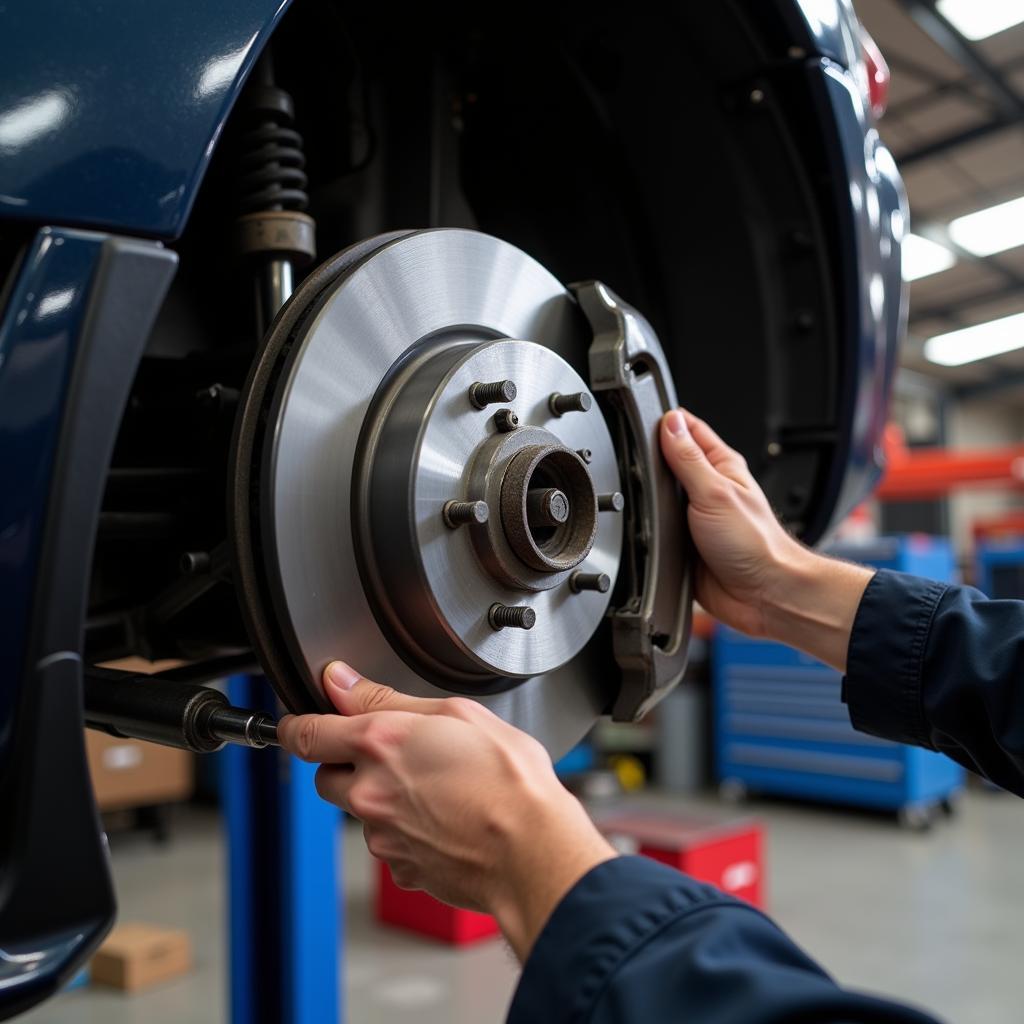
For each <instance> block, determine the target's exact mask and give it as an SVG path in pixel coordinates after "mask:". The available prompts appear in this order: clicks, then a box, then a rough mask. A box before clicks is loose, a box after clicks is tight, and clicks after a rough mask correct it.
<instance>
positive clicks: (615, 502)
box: [597, 491, 626, 512]
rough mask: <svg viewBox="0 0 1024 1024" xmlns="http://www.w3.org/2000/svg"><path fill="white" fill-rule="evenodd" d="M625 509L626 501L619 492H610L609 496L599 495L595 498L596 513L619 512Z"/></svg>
mask: <svg viewBox="0 0 1024 1024" xmlns="http://www.w3.org/2000/svg"><path fill="white" fill-rule="evenodd" d="M625 507H626V499H625V498H624V497H623V496H622V492H621V491H612V493H611V494H599V495H598V496H597V510H598V512H621V511H622V510H623V509H624V508H625Z"/></svg>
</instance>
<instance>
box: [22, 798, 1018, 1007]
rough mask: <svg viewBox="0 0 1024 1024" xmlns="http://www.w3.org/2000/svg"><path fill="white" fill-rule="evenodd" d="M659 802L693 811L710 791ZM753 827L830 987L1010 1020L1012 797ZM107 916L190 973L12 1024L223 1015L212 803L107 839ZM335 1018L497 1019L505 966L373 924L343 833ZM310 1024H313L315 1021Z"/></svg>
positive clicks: (1014, 860)
mask: <svg viewBox="0 0 1024 1024" xmlns="http://www.w3.org/2000/svg"><path fill="white" fill-rule="evenodd" d="M673 806H679V807H681V808H687V809H690V808H692V809H694V810H698V811H699V810H706V809H707V808H708V807H709V806H716V807H717V806H718V805H717V804H714V805H713V804H712V802H711V801H710V800H706V801H701V800H686V801H685V802H683V801H677V802H675V803H674V804H673ZM744 810H745V812H746V811H749V812H751V813H754V814H757V815H758V816H760V817H761V818H762V819H763V820H764V821H765V822H766V824H767V826H768V837H769V842H768V858H769V861H768V879H769V899H770V909H771V912H772V914H773V915H774V916H775V917H776V919H777V920H778V921H779V922H780V923H781V924H782V925H783V926H784V927H785V928H787V929H788V930H789V932H790V933H791V934H792V935H793V936H794V938H795V939H796V940H797V941H798V942H800V943H801V944H802V945H803V946H804V947H805V948H806V949H808V950H809V951H811V952H812V953H813V954H814V955H815V956H816V957H817V958H818V959H819V960H820V961H821V962H822V963H823V964H824V965H825V966H826V967H827V968H828V969H829V970H830V971H831V972H832V973H833V974H834V975H835V976H837V977H838V978H840V979H841V980H842V981H843V982H844V983H845V984H847V985H849V986H853V987H861V988H865V989H871V990H874V991H879V992H885V993H889V994H892V995H895V996H898V997H900V998H903V999H906V1000H909V1001H911V1002H916V1003H919V1004H922V1005H924V1006H927V1007H928V1008H930V1009H931V1010H932V1011H933V1012H938V1013H941V1015H942V1017H943V1018H944V1019H945V1020H948V1021H951V1022H952V1021H958V1022H968V1021H969V1022H972V1024H973V1022H976V1021H983V1022H985V1024H1011V1022H1012V1024H1018V1022H1019V1021H1020V1000H1021V996H1022V994H1024V978H1022V977H1021V966H1020V965H1021V963H1022V962H1024V920H1022V916H1024V915H1022V909H1024V871H1022V870H1021V867H1020V850H1021V849H1022V847H1024V804H1022V803H1020V802H1019V801H1015V800H1013V799H1011V798H1010V797H1006V796H1002V795H999V794H994V793H986V792H974V793H972V794H971V795H970V796H969V797H968V798H967V799H966V800H965V801H964V803H963V805H962V807H961V810H960V813H959V815H958V817H957V819H956V820H954V821H952V822H941V823H940V824H939V825H938V826H937V827H936V829H935V830H934V831H933V832H932V833H931V834H929V835H915V834H909V833H907V832H904V831H901V830H900V829H898V828H897V827H896V826H895V825H894V824H893V823H892V822H891V821H890V820H889V819H886V818H879V817H875V816H872V815H864V814H858V813H847V812H831V811H825V810H821V809H815V808H808V807H801V806H799V805H791V804H784V803H774V802H773V803H769V802H760V801H755V802H753V803H751V804H750V805H749V806H748V807H747V808H745V809H744ZM113 851H114V869H115V874H116V878H117V886H118V892H119V895H120V901H121V917H122V920H139V921H146V922H151V923H159V924H166V925H169V926H176V927H183V928H186V929H188V931H189V932H190V934H191V936H192V939H193V942H194V944H195V952H196V961H197V964H196V969H195V970H194V971H193V973H191V974H190V975H189V976H187V977H185V978H182V979H181V980H178V981H175V982H171V983H169V984H167V985H165V986H163V987H162V988H159V989H157V990H154V991H152V992H149V993H145V994H140V995H134V996H125V995H120V994H118V993H115V992H109V991H104V990H101V989H85V990H79V991H76V992H69V993H66V994H64V995H61V996H59V997H57V998H56V999H53V1000H51V1002H50V1003H48V1004H47V1005H45V1006H43V1007H40V1008H38V1009H36V1010H35V1011H33V1012H32V1013H29V1014H27V1015H25V1016H24V1017H22V1018H20V1019H21V1020H24V1021H25V1022H26V1024H28V1022H31V1024H71V1022H75V1024H100V1022H103V1024H136V1022H137V1024H172V1022H173V1024H188V1022H192V1021H196V1022H199V1021H203V1022H209V1021H219V1020H226V1012H225V1009H224V1007H225V996H224V973H223V970H224V948H223V943H224V929H223V924H222V922H223V911H224V885H223V880H222V868H223V850H222V846H221V840H220V833H219V827H218V821H217V818H216V816H215V815H214V814H213V813H212V812H201V811H188V812H185V813H183V814H182V815H181V816H180V819H179V821H178V822H177V827H176V832H175V838H174V840H173V842H172V844H171V845H170V846H169V847H164V848H160V847H156V846H154V845H152V844H151V843H149V842H148V841H147V840H145V839H143V838H141V837H122V838H115V840H114V843H113ZM345 858H346V861H345V878H346V892H345V913H346V915H347V922H348V936H347V947H346V952H347V963H346V972H347V979H346V993H345V994H346V1002H347V1010H348V1014H347V1019H348V1020H350V1021H353V1022H356V1024H364V1022H372V1024H409V1022H415V1024H435V1022H445V1024H469V1022H472V1024H480V1022H488V1021H500V1020H501V1019H502V1018H503V1016H504V1013H505V1009H506V1007H507V1005H508V1001H509V998H510V996H511V993H512V990H513V988H514V986H515V981H516V976H517V969H516V965H515V963H514V962H513V960H512V958H511V956H510V954H509V953H508V951H507V950H506V949H505V947H504V946H503V944H502V943H501V942H499V941H495V942H488V943H485V944H484V945H482V946H478V947H476V948H471V949H468V950H464V951H458V952H454V951H450V950H448V949H447V948H445V947H443V946H439V945H436V944H434V943H431V942H428V941H421V940H418V939H416V938H413V937H407V936H405V935H403V934H401V933H397V932H390V931H385V930H382V929H380V928H378V927H376V926H375V925H374V924H373V923H372V920H371V916H370V904H369V881H370V877H371V870H370V863H369V858H368V855H367V854H366V852H365V849H364V848H363V846H362V843H361V841H360V836H359V832H358V830H357V829H353V828H349V829H346V841H345ZM325 1024H326V1022H325Z"/></svg>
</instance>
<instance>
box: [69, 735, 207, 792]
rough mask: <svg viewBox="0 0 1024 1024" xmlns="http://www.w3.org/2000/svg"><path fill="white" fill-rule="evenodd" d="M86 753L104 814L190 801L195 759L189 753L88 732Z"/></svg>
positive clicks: (155, 744)
mask: <svg viewBox="0 0 1024 1024" xmlns="http://www.w3.org/2000/svg"><path fill="white" fill-rule="evenodd" d="M85 752H86V756H87V758H88V761H89V774H90V776H91V777H92V788H93V791H94V792H95V794H96V803H97V805H98V806H99V809H100V810H101V811H117V810H122V809H124V808H127V807H145V806H147V805H149V804H166V803H173V802H175V801H178V800H187V799H188V798H189V797H190V796H191V795H192V789H193V778H192V769H193V757H192V755H191V754H190V753H189V752H188V751H187V750H177V749H175V748H174V747H162V746H160V745H159V744H157V743H144V742H143V741H142V740H123V739H119V738H117V737H116V736H108V735H107V734H106V733H104V732H96V731H94V730H93V729H86V731H85Z"/></svg>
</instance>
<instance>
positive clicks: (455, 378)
mask: <svg viewBox="0 0 1024 1024" xmlns="http://www.w3.org/2000/svg"><path fill="white" fill-rule="evenodd" d="M421 348H422V351H420V352H418V353H417V355H416V356H415V357H413V358H410V359H408V360H407V361H406V363H405V364H404V365H403V366H402V367H401V368H400V369H399V370H398V371H397V372H395V373H393V374H391V375H390V376H389V377H388V378H386V379H385V381H384V383H383V384H382V385H381V386H380V388H379V389H378V391H377V394H376V395H375V396H374V398H373V400H372V401H371V403H370V406H369V409H368V411H367V414H366V416H365V418H364V421H363V428H362V431H361V433H360V437H359V440H358V441H357V444H356V451H357V456H356V461H355V466H354V469H353V504H352V509H353V516H352V524H353V533H354V539H355V545H356V558H357V562H358V564H359V568H360V575H361V578H362V580H363V583H364V585H365V588H366V591H367V595H368V597H369V598H370V603H371V607H372V608H373V611H374V613H375V616H376V619H377V622H378V624H379V625H380V626H381V627H382V629H383V630H384V631H385V633H386V634H387V635H388V636H389V638H390V639H391V641H392V643H393V645H394V646H395V648H396V650H397V651H398V652H399V654H400V655H401V656H402V657H403V659H404V660H405V661H406V662H407V663H408V664H409V665H410V667H412V668H414V669H415V670H417V671H418V672H419V674H420V675H422V676H424V677H425V678H428V679H431V680H432V681H434V682H435V683H436V684H437V685H439V686H443V687H447V688H449V689H460V690H466V691H467V692H474V687H479V686H481V685H482V686H484V687H486V688H488V689H490V690H495V689H500V688H504V687H507V686H510V685H514V683H515V682H516V681H517V680H522V679H525V678H527V677H529V676H535V675H541V674H544V673H547V672H552V671H554V670H555V669H558V668H560V667H561V666H562V665H564V664H565V663H566V662H567V661H569V660H570V659H571V658H573V657H574V656H575V655H576V654H577V653H578V652H579V651H580V649H581V648H582V647H583V646H584V644H585V643H586V642H587V641H588V640H589V639H590V637H591V636H592V635H593V633H594V631H595V630H596V629H597V627H598V625H599V624H600V621H601V618H602V616H603V615H604V613H605V610H606V608H607V606H608V599H609V595H608V594H607V593H600V592H579V593H575V594H574V593H573V592H572V590H571V589H570V588H569V584H568V578H569V574H570V572H571V571H572V570H573V569H575V568H576V567H577V566H580V565H582V564H584V563H585V564H586V568H587V569H588V570H590V571H594V572H603V573H605V574H607V575H608V576H609V577H611V578H613V579H614V576H615V573H616V571H617V568H618V561H619V553H620V550H621V545H622V525H621V518H622V517H621V516H620V515H617V514H615V513H614V512H611V513H599V512H598V510H597V506H598V499H597V495H598V492H608V493H614V492H617V491H618V488H619V477H618V466H617V464H616V460H615V449H614V447H613V445H612V441H611V436H610V435H609V433H608V428H607V426H606V425H605V422H604V417H603V416H602V415H601V413H600V411H599V410H598V408H597V405H596V403H594V402H593V399H592V397H591V396H590V393H589V391H588V390H587V386H586V383H585V382H584V381H583V380H582V378H581V377H580V376H579V374H577V372H576V371H575V370H574V369H573V368H572V367H571V366H570V365H569V364H568V363H567V362H566V361H565V360H564V359H562V358H561V356H559V355H557V354H556V353H555V352H553V351H551V350H550V349H548V348H545V347H544V346H542V345H538V344H536V343H534V342H530V341H521V340H500V341H483V342H480V343H478V344H474V343H473V342H469V341H465V340H462V339H459V340H455V341H448V340H445V339H433V340H432V341H430V342H428V343H426V344H424V345H422V346H421ZM485 382H503V383H509V382H511V385H512V386H511V387H510V388H509V389H508V390H507V392H506V394H507V393H513V394H515V398H514V399H513V400H512V401H510V402H509V403H508V405H507V406H502V408H501V409H499V410H498V412H501V411H508V410H512V411H513V412H515V422H516V424H517V425H516V426H510V425H508V423H507V422H506V421H507V417H497V418H496V412H495V409H494V407H493V406H492V405H490V404H488V405H485V406H484V407H483V408H480V404H481V403H480V402H475V401H474V400H473V397H472V396H474V395H476V394H478V393H479V391H480V389H481V385H482V384H484V383H485ZM570 388H571V389H572V390H573V393H575V394H585V395H587V397H588V399H589V401H588V402H587V403H585V404H586V405H587V410H586V411H583V410H580V411H578V412H575V413H573V414H571V415H569V414H566V415H563V416H557V415H556V414H555V413H554V412H552V410H551V407H550V398H551V395H552V393H553V389H562V390H566V389H570ZM584 447H589V449H590V450H591V463H590V465H587V464H586V463H584V461H583V460H582V459H581V458H580V456H579V455H578V454H576V450H575V449H577V448H584ZM453 502H459V503H463V504H469V505H480V504H481V503H482V505H483V507H485V508H486V511H487V514H486V519H485V520H484V521H480V520H479V518H477V517H473V518H471V519H470V521H468V522H466V523H465V524H463V525H460V524H453V523H452V522H451V519H450V516H448V517H446V515H445V510H446V509H447V508H450V506H451V505H452V503H453ZM495 606H498V607H508V608H520V609H530V611H531V612H532V614H531V615H530V616H528V618H529V621H530V622H532V625H531V626H530V627H529V629H525V628H519V629H514V628H508V627H498V628H496V624H495V622H494V615H493V613H492V609H493V608H494V607H495Z"/></svg>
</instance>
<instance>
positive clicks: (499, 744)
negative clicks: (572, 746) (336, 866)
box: [278, 661, 615, 959]
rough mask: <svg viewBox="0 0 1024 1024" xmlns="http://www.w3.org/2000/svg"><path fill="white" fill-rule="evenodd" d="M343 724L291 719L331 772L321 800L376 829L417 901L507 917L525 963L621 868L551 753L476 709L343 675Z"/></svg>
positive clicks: (332, 689) (335, 687)
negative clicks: (582, 895)
mask: <svg viewBox="0 0 1024 1024" xmlns="http://www.w3.org/2000/svg"><path fill="white" fill-rule="evenodd" d="M324 692H325V693H326V694H327V696H328V697H329V698H330V700H331V702H332V703H333V705H334V707H335V709H336V710H337V711H338V712H339V714H337V715H289V716H287V717H285V718H283V719H282V720H281V722H280V723H279V725H278V736H279V738H280V741H281V746H282V747H283V748H284V749H285V750H288V751H290V752H291V753H293V754H296V755H297V756H299V757H301V758H302V759H303V760H305V761H319V762H322V764H321V766H320V769H319V771H318V772H317V774H316V787H317V792H319V794H320V795H321V796H322V797H323V798H324V799H325V800H328V801H330V802H331V803H334V804H337V805H338V806H339V807H341V808H343V809H344V810H345V811H347V812H348V813H349V814H352V815H354V816H355V817H357V818H359V819H360V820H361V821H362V822H363V834H364V835H365V837H366V842H367V845H368V846H369V849H370V853H372V854H373V856H375V857H377V858H379V859H380V860H383V861H386V862H387V863H388V864H389V865H390V867H391V873H392V877H393V878H394V880H395V882H396V883H397V884H398V885H399V886H401V887H402V888H405V889H425V890H426V891H428V892H430V893H432V894H433V895H434V896H437V897H438V898H439V899H442V900H444V901H445V902H447V903H452V904H455V905H456V906H462V907H471V908H473V909H476V910H484V911H487V912H488V913H491V914H494V915H495V917H496V918H497V919H498V924H499V925H500V926H501V929H502V931H503V932H504V933H505V936H506V938H507V939H508V940H509V943H510V944H511V946H512V948H513V949H514V950H515V952H516V954H517V955H518V956H519V957H520V959H525V958H526V954H527V952H528V951H529V949H530V947H531V946H532V945H533V942H534V940H535V939H536V937H537V935H539V934H540V931H541V928H543V926H544V923H545V922H546V921H547V919H548V918H549V917H550V916H551V913H552V912H553V911H554V909H555V907H556V906H557V904H558V902H559V901H560V900H561V899H562V897H563V896H564V895H565V894H566V893H567V892H568V891H569V889H571V888H572V886H573V885H575V883H576V882H577V881H578V880H579V879H580V878H582V877H583V875H584V874H586V873H587V871H589V870H590V869H591V868H592V867H595V866H596V865H597V864H600V863H601V862H602V861H604V860H608V859H609V858H611V857H614V856H615V851H614V850H613V849H612V847H611V846H610V845H609V844H608V842H607V840H606V839H604V837H603V836H602V835H601V834H600V833H599V832H598V831H597V829H596V828H595V827H594V825H593V823H592V822H591V820H590V818H589V817H588V816H587V813H586V812H585V811H584V809H583V807H582V806H581V805H580V803H579V801H578V800H577V799H576V798H575V797H574V796H572V795H571V794H570V793H569V792H568V791H567V790H566V789H565V788H564V787H563V786H562V783H561V782H560V781H559V779H558V776H557V775H555V771H554V768H553V767H552V765H551V758H550V757H549V756H548V754H547V751H545V749H544V748H543V747H542V746H541V745H540V743H538V742H537V741H536V740H535V739H533V738H532V737H531V736H528V735H527V734H526V733H524V732H520V731H519V730H518V729H516V728H514V727H513V726H511V725H509V724H508V723H507V722H503V721H502V720H501V719H500V718H498V717H497V716H496V715H495V714H493V713H492V712H491V711H489V710H488V709H487V708H485V707H484V706H483V705H482V704H478V703H477V702H476V701H473V700H470V699H469V698H468V697H448V698H424V697H411V696H408V695H406V694H403V693H398V692H396V691H395V690H393V689H392V688H391V687H389V686H382V685H380V684H379V683H375V682H372V681H371V680H369V679H364V678H363V677H362V676H360V674H359V673H358V672H357V671H355V670H354V669H353V668H352V667H351V666H349V665H347V664H345V663H344V662H340V661H336V662H332V663H331V664H330V665H328V666H327V669H326V670H325V672H324Z"/></svg>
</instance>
